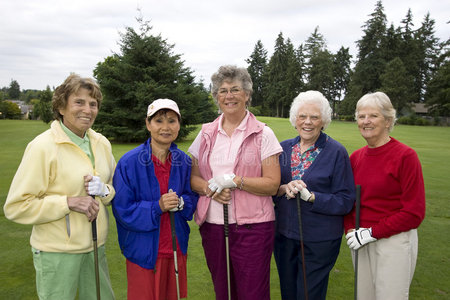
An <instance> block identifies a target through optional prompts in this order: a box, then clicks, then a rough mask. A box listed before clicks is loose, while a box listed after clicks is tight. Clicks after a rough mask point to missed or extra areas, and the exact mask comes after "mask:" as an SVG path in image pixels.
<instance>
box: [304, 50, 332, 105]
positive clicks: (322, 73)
mask: <svg viewBox="0 0 450 300" xmlns="http://www.w3.org/2000/svg"><path fill="white" fill-rule="evenodd" d="M309 66H310V69H309V74H308V77H309V81H308V84H307V86H308V89H309V90H316V91H319V92H321V93H322V94H323V95H324V96H325V97H326V98H327V99H328V101H330V106H332V103H331V101H332V100H333V96H334V90H333V88H334V73H333V71H334V62H333V55H332V54H331V53H330V52H329V51H328V50H323V51H319V52H316V53H315V54H314V55H313V56H311V58H310V60H309Z"/></svg>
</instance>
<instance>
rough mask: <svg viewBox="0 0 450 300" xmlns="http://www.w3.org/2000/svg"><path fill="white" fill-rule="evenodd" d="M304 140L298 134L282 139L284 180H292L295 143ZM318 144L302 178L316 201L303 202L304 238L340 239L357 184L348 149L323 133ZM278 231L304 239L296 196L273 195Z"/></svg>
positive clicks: (287, 181)
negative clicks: (318, 150) (316, 152)
mask: <svg viewBox="0 0 450 300" xmlns="http://www.w3.org/2000/svg"><path fill="white" fill-rule="evenodd" d="M299 141H300V137H299V136H297V137H295V138H293V139H289V140H285V141H283V142H281V146H282V147H283V153H282V154H281V155H280V167H281V183H280V184H287V183H289V182H290V181H292V175H291V154H292V147H293V146H294V145H295V144H297V143H298V142H299ZM315 146H318V147H320V148H322V151H321V152H320V153H319V155H318V156H317V157H316V159H315V160H314V162H313V163H312V165H311V166H310V167H309V168H308V169H307V170H306V171H305V173H304V175H303V178H302V180H303V181H304V182H305V183H306V185H307V188H308V190H309V191H311V192H314V195H315V198H316V199H315V201H314V203H311V202H305V201H303V200H301V201H300V203H301V217H302V226H303V239H304V240H305V241H310V242H319V241H328V240H334V239H338V238H340V237H341V236H342V234H343V230H344V227H343V218H344V215H346V214H347V213H349V212H350V210H351V209H352V207H353V204H354V201H355V186H354V181H353V173H352V168H351V165H350V159H349V156H348V153H347V150H346V149H345V148H344V146H342V145H341V144H340V143H339V142H337V141H335V140H333V139H332V138H331V137H328V139H327V135H326V134H325V133H323V132H321V133H320V136H319V138H318V139H317V141H316V143H315ZM273 200H274V203H275V216H276V230H277V233H280V234H282V235H284V236H285V237H288V238H291V239H296V240H299V239H300V235H299V226H298V225H299V224H298V212H297V201H296V199H287V198H286V196H285V195H282V196H280V197H273Z"/></svg>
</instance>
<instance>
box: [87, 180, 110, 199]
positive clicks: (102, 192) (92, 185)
mask: <svg viewBox="0 0 450 300" xmlns="http://www.w3.org/2000/svg"><path fill="white" fill-rule="evenodd" d="M88 191H89V195H91V196H100V197H106V196H108V194H109V189H108V187H107V186H106V184H104V183H103V182H102V180H101V179H100V177H98V176H92V179H91V181H89V186H88Z"/></svg>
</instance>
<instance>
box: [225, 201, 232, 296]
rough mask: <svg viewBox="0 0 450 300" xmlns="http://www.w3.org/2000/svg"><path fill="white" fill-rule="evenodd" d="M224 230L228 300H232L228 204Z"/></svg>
mask: <svg viewBox="0 0 450 300" xmlns="http://www.w3.org/2000/svg"><path fill="white" fill-rule="evenodd" d="M223 229H224V232H225V255H226V256H227V284H228V300H231V281H230V248H229V245H228V204H224V205H223Z"/></svg>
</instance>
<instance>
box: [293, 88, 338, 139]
mask: <svg viewBox="0 0 450 300" xmlns="http://www.w3.org/2000/svg"><path fill="white" fill-rule="evenodd" d="M304 104H315V105H317V106H318V107H319V110H320V114H321V119H322V123H323V127H322V130H325V129H326V128H327V127H328V125H330V123H331V112H332V109H331V106H330V103H329V102H328V100H327V98H325V96H324V95H323V94H322V93H321V92H319V91H306V92H301V93H300V94H298V96H297V97H295V99H294V101H292V104H291V110H290V112H289V120H290V121H291V124H292V126H294V127H295V121H296V120H297V115H298V111H299V109H300V107H302V106H303V105H304Z"/></svg>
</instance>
